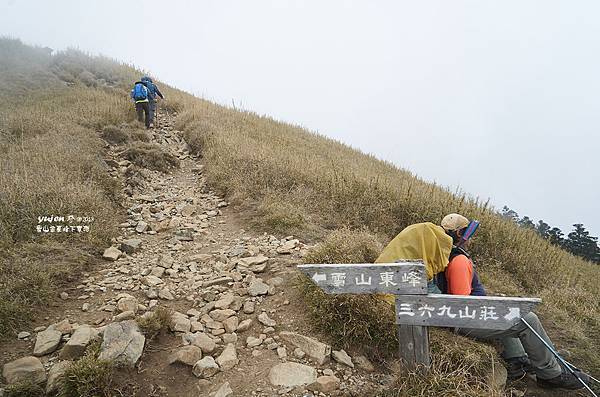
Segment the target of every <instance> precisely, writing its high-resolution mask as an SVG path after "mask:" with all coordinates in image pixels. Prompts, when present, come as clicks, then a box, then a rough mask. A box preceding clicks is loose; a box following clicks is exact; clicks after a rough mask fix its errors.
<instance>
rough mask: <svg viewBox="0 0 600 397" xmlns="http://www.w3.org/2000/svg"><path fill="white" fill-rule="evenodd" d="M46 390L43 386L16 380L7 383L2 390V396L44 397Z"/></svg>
mask: <svg viewBox="0 0 600 397" xmlns="http://www.w3.org/2000/svg"><path fill="white" fill-rule="evenodd" d="M45 395H46V392H45V391H44V388H43V387H41V386H40V385H37V384H35V383H33V382H26V381H23V382H18V383H15V384H12V385H9V386H8V387H7V388H6V389H5V390H4V396H6V397H44V396H45Z"/></svg>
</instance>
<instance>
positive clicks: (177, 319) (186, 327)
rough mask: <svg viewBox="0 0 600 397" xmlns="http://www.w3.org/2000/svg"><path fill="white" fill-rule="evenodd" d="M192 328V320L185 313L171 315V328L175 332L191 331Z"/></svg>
mask: <svg viewBox="0 0 600 397" xmlns="http://www.w3.org/2000/svg"><path fill="white" fill-rule="evenodd" d="M191 328H192V323H191V321H190V320H189V319H188V318H187V317H186V316H185V315H183V314H180V315H173V316H171V322H170V323H169V329H170V330H171V331H173V332H189V331H190V329H191Z"/></svg>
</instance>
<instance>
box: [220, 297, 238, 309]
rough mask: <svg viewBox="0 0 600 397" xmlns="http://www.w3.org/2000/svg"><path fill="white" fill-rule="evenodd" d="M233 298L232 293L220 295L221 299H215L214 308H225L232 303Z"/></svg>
mask: <svg viewBox="0 0 600 397" xmlns="http://www.w3.org/2000/svg"><path fill="white" fill-rule="evenodd" d="M234 299H235V297H234V296H233V294H225V295H222V296H221V299H219V300H218V301H215V309H227V308H228V307H229V306H230V305H231V304H232V303H233V300H234Z"/></svg>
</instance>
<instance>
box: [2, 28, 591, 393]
mask: <svg viewBox="0 0 600 397" xmlns="http://www.w3.org/2000/svg"><path fill="white" fill-rule="evenodd" d="M139 75H140V72H139V71H136V70H134V69H132V68H130V67H128V66H125V65H121V64H119V63H117V62H114V61H111V60H109V59H105V58H96V57H89V56H87V55H85V54H82V53H80V52H77V51H66V52H63V53H58V54H56V55H51V54H50V53H49V52H48V51H47V50H46V49H42V48H32V47H28V46H25V45H23V44H21V43H20V42H18V41H16V40H9V39H1V40H0V99H1V100H2V103H3V106H2V107H1V108H0V151H1V156H0V247H1V249H2V251H1V255H0V286H1V287H2V288H1V289H0V335H2V337H3V341H2V342H1V343H0V346H1V348H0V351H2V355H0V365H3V364H6V363H11V362H13V361H14V360H15V359H19V358H21V357H24V356H30V355H31V354H32V353H35V355H37V356H39V357H40V358H39V359H31V362H30V363H29V364H31V365H33V366H34V367H35V365H36V364H37V361H35V360H41V361H40V362H41V364H42V365H43V368H39V367H38V368H37V369H34V370H33V372H34V373H36V374H37V376H40V377H41V376H42V374H43V377H44V379H45V378H46V376H48V375H52V374H53V373H57V372H59V369H62V370H65V371H66V374H67V375H66V377H63V378H61V380H59V381H58V382H57V383H56V384H57V385H58V387H59V388H62V393H63V394H62V395H64V396H77V395H119V393H120V394H121V395H169V396H187V395H207V396H208V395H213V393H216V395H219V396H226V395H236V396H237V395H239V396H248V395H256V396H272V395H279V394H287V395H303V394H304V393H308V392H307V391H306V390H305V389H306V388H305V387H303V386H301V387H293V386H285V385H283V383H282V384H281V385H276V384H274V383H277V382H275V381H273V377H272V376H270V374H271V372H272V371H273V370H272V368H275V367H277V368H278V370H279V371H280V372H282V373H283V374H280V376H281V377H282V378H285V379H286V381H289V379H288V378H289V376H288V375H286V374H285V372H286V370H287V371H288V372H293V373H295V374H298V373H300V372H301V371H307V373H306V374H305V376H306V377H308V378H310V379H312V378H313V377H315V378H316V376H317V375H319V376H320V377H323V378H325V379H322V378H320V379H321V380H322V384H319V385H317V386H313V387H312V389H315V388H316V389H317V390H321V392H322V393H323V394H325V395H340V396H343V395H345V396H373V395H382V396H383V395H385V396H404V395H431V396H433V395H435V396H488V395H522V393H521V394H519V391H521V392H526V395H531V396H540V395H553V394H544V392H542V391H540V390H538V389H537V388H535V387H534V386H532V383H531V382H527V381H522V382H518V383H515V384H511V385H508V387H507V388H506V389H502V390H498V387H497V386H496V385H494V382H493V381H491V380H490V379H496V381H497V380H498V379H499V378H500V379H501V376H499V375H498V370H497V368H498V365H499V363H500V362H499V359H498V355H497V353H496V351H495V349H494V348H492V347H490V346H486V345H483V344H480V343H476V342H473V341H470V340H468V339H466V338H462V337H459V336H456V335H453V334H452V333H450V332H447V331H444V330H432V336H431V339H432V356H433V367H432V371H431V372H430V373H429V375H428V376H417V375H409V376H405V374H403V373H402V372H401V371H400V370H399V369H398V368H397V367H396V366H395V365H394V354H393V353H394V352H395V343H396V341H395V328H394V325H393V321H392V320H391V319H390V316H391V312H390V311H389V309H388V308H386V307H382V306H381V304H380V302H379V301H377V300H376V299H373V298H371V297H367V298H364V299H363V298H360V299H358V298H349V297H337V298H330V297H326V296H322V295H318V294H317V293H316V292H315V291H314V290H311V289H310V285H307V284H306V283H305V282H304V281H303V280H302V279H299V278H298V275H297V273H296V272H295V270H294V265H295V264H299V263H302V262H303V261H304V260H307V259H306V258H307V256H308V259H310V260H322V261H339V262H353V261H354V262H361V261H372V260H374V258H375V257H376V256H377V253H378V252H379V251H380V250H381V247H382V245H383V244H385V243H386V242H387V241H389V240H390V239H391V238H392V237H393V236H394V235H395V234H396V233H397V232H399V231H400V230H402V229H403V228H404V227H406V226H407V225H409V224H411V223H415V222H423V221H432V222H439V220H440V219H441V218H442V216H443V215H444V214H446V213H449V212H461V213H464V214H465V215H466V216H469V217H474V218H477V219H479V220H480V221H481V222H482V227H481V228H480V231H479V232H478V236H477V239H476V240H475V245H474V247H473V254H474V257H475V258H476V260H477V263H478V266H479V269H480V270H479V271H480V273H481V277H482V279H483V282H484V283H485V284H486V286H487V287H488V289H490V290H491V291H492V292H494V293H497V294H507V295H522V296H538V297H541V298H542V299H543V301H544V303H543V304H542V305H541V306H540V310H539V314H540V317H541V318H542V320H543V322H544V324H545V325H547V328H548V331H549V333H550V336H551V337H552V339H553V340H554V341H556V344H557V347H558V348H560V349H562V351H563V352H564V353H565V354H566V355H567V356H568V357H567V358H568V359H569V360H570V361H572V362H574V363H575V364H577V365H580V366H581V367H582V368H583V369H585V370H587V371H590V372H592V373H596V374H597V373H599V372H600V316H599V314H600V299H599V295H598V294H599V292H598V287H597V280H598V277H599V276H600V268H598V266H595V265H593V264H590V263H586V262H584V261H582V260H580V259H578V258H575V257H573V256H572V255H570V254H568V253H566V252H564V251H562V250H560V249H558V248H556V247H554V246H551V245H550V244H548V243H547V242H546V241H544V240H542V239H540V238H539V237H538V236H537V235H536V234H535V233H534V232H532V231H528V230H524V229H521V228H518V227H517V226H516V225H514V224H513V223H511V222H509V221H506V220H504V219H502V218H501V217H499V216H498V215H497V214H496V212H495V210H494V209H492V208H490V207H489V206H487V204H486V203H480V202H478V201H477V200H474V199H471V198H469V197H466V196H464V195H463V196H456V195H454V194H452V193H450V192H448V191H446V190H444V189H442V188H440V187H438V186H435V185H431V184H428V183H425V182H423V181H421V180H419V179H418V178H416V177H414V176H413V175H412V174H411V173H410V172H409V171H406V170H401V169H398V168H396V167H394V166H393V165H391V164H389V163H386V162H382V161H379V160H377V159H375V158H374V157H372V156H368V155H365V154H362V153H360V152H357V151H356V150H353V149H351V148H349V147H347V146H345V145H342V144H340V143H338V142H335V141H332V140H329V139H326V138H324V137H322V136H319V135H317V134H313V133H311V132H309V131H306V130H303V129H301V128H299V127H295V126H292V125H288V124H284V123H280V122H276V121H274V120H272V119H270V118H268V117H263V116H258V115H255V114H252V113H248V112H241V111H237V110H235V109H229V108H225V107H222V106H218V105H215V104H213V103H210V102H208V101H205V100H202V99H199V98H196V97H193V96H191V95H189V94H186V93H184V92H182V91H179V90H176V89H174V88H171V87H168V86H166V85H164V84H161V83H160V82H159V83H158V84H159V85H160V87H161V90H162V91H163V93H165V95H166V97H167V101H165V102H164V103H163V104H162V105H161V110H160V114H161V115H160V118H159V120H158V121H159V123H158V126H157V127H156V128H154V129H152V130H150V131H145V130H142V129H140V125H139V124H138V123H137V122H136V121H135V120H134V112H133V109H132V105H131V103H130V101H129V98H128V90H129V89H130V86H131V83H132V82H133V81H135V80H137V79H138V78H139V77H140V76H139ZM401 156H402V150H401V149H399V157H400V158H401ZM440 166H443V165H440ZM68 215H75V216H81V217H87V218H93V222H91V223H90V225H89V226H90V230H89V232H74V233H62V234H61V233H55V232H54V233H49V232H48V233H45V232H38V229H37V226H38V225H40V224H41V223H44V222H46V223H48V222H47V221H44V220H43V219H42V220H40V218H38V217H43V216H59V217H60V216H65V217H66V216H68ZM263 232H264V233H265V234H263ZM294 236H295V237H294ZM109 247H113V249H111V250H109V251H105V250H106V249H107V248H109ZM103 256H104V257H105V258H103ZM108 259H114V261H113V260H108ZM129 320H135V321H134V322H128V321H129ZM136 322H137V324H139V328H140V329H141V331H140V332H138V331H137V330H135V329H134V328H137V326H135V324H136ZM118 324H121V325H119V327H120V328H118V329H116V328H115V327H117V325H118ZM125 324H130V326H131V329H129V328H128V327H129V325H125ZM75 325H87V326H84V327H79V328H77V327H76V326H75ZM125 328H127V329H125ZM107 330H109V331H107ZM22 332H23V333H22ZM36 332H37V334H36ZM76 332H78V334H76ZM107 332H108V334H112V332H114V333H115V335H116V336H117V337H118V336H122V335H123V334H125V333H127V335H129V337H130V341H136V342H135V343H133V345H137V346H138V348H139V349H138V350H137V353H139V354H141V359H139V361H138V358H139V355H138V356H136V354H137V353H136V352H135V351H134V352H131V351H130V352H128V353H127V354H124V355H120V356H118V357H117V358H118V360H121V359H124V362H125V363H126V364H127V361H128V360H129V361H132V360H133V361H134V362H137V364H136V366H135V367H134V368H133V369H125V370H123V371H115V370H114V369H113V366H112V364H111V363H107V362H105V361H102V360H99V357H98V355H99V354H100V358H106V354H107V353H106V346H102V347H101V346H100V344H99V342H94V339H98V338H100V339H102V338H103V340H104V341H106V339H107V336H106V335H107ZM20 333H21V334H20ZM290 333H299V334H303V335H306V336H311V337H314V338H316V339H318V340H319V341H320V342H318V343H319V344H316V345H315V346H317V347H315V349H316V350H319V349H321V348H323V349H324V351H327V345H332V346H333V349H334V350H336V351H338V349H342V348H343V349H345V350H346V351H348V352H349V353H350V356H351V357H352V365H353V366H354V367H351V366H349V365H348V362H346V363H344V361H347V360H345V358H344V357H345V356H344V355H343V354H341V353H340V354H336V355H334V356H335V357H337V358H338V360H337V361H336V360H332V359H331V358H330V357H329V354H325V353H323V357H321V356H319V354H318V353H314V352H313V349H312V348H311V347H310V346H306V344H304V345H302V343H300V342H298V341H297V340H295V339H294V338H295V336H293V335H291V334H290ZM19 334H20V335H19ZM26 334H29V335H26ZM99 334H103V335H104V336H103V337H102V338H101V337H100V336H99ZM86 335H87V338H86ZM69 338H70V339H72V340H75V341H73V342H71V345H73V346H76V347H72V346H71V347H67V346H70V345H69V343H67V340H68V339H69ZM141 338H143V340H144V341H145V342H142V343H141V346H140V343H139V341H140V340H142V339H141ZM80 339H82V340H83V342H81V341H80ZM42 342H45V343H42ZM75 342H77V343H78V344H77V343H75ZM305 343H306V342H305ZM308 343H310V344H312V343H317V342H316V341H310V342H308ZM42 345H43V346H42ZM86 346H87V349H86ZM301 347H302V348H301ZM313 347H314V346H313ZM84 350H86V351H87V352H86V353H85V355H83V353H84ZM65 351H66V352H65ZM100 352H102V353H100ZM307 353H308V354H307ZM82 355H83V358H81V357H82ZM103 355H104V356H103ZM203 356H204V362H203V364H202V365H192V366H189V365H187V364H190V363H191V364H195V363H196V361H198V359H200V358H201V357H203ZM365 356H366V357H365ZM123 357H125V358H123ZM209 357H210V358H209ZM213 357H214V360H213ZM63 358H69V359H71V361H74V363H73V364H71V366H70V368H69V369H67V367H66V365H65V366H64V367H63V364H61V365H59V364H57V362H58V360H60V359H63ZM111 358H114V357H111ZM134 358H135V359H134ZM369 359H370V360H371V361H372V362H373V364H375V368H370V362H369ZM192 361H193V362H192ZM171 362H173V363H172V364H170V363H171ZM186 363H187V364H186ZM213 363H214V365H213ZM292 363H295V364H292ZM280 364H285V365H284V366H283V367H278V365H280ZM288 364H291V367H290V368H287V367H286V365H288ZM294 365H299V366H298V367H294ZM192 367H193V368H192ZM276 372H277V371H276ZM278 373H279V372H278ZM394 375H398V376H397V377H395V376H394ZM4 377H5V378H6V374H4ZM50 377H51V376H50ZM37 380H38V381H39V380H40V379H37ZM4 381H5V382H8V381H9V380H8V379H4ZM282 382H283V381H282ZM34 383H36V382H34ZM37 383H38V385H35V384H31V382H29V383H28V382H25V383H22V384H18V385H12V386H9V387H8V388H7V389H6V393H8V395H10V396H13V395H25V394H24V393H25V391H24V390H28V393H30V394H28V395H42V393H43V392H42V391H41V390H42V389H41V388H40V386H39V383H40V382H37ZM48 383H50V382H48ZM500 383H502V382H501V381H500ZM226 384H228V385H229V386H226ZM1 387H3V386H0V388H1ZM44 387H46V386H44ZM227 387H230V388H231V389H232V392H231V393H229V392H226V389H227ZM19 388H21V389H19ZM19 390H20V391H19ZM219 390H220V391H219ZM35 393H37V394H35ZM219 393H221V394H219ZM232 393H233V394H232ZM313 393H314V391H313ZM555 395H562V394H560V392H559V394H555Z"/></svg>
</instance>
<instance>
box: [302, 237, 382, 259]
mask: <svg viewBox="0 0 600 397" xmlns="http://www.w3.org/2000/svg"><path fill="white" fill-rule="evenodd" d="M382 249H383V247H382V246H381V244H380V243H379V241H377V238H376V237H375V236H373V235H372V234H370V233H368V232H366V231H353V230H350V229H340V230H336V231H334V232H333V233H331V234H330V235H329V236H327V238H326V239H325V240H324V241H323V242H322V243H321V244H319V245H317V246H316V247H315V248H313V249H312V250H311V251H310V252H309V253H308V255H307V256H306V258H305V262H306V263H373V262H375V260H376V259H377V257H378V256H379V254H380V253H381V251H382Z"/></svg>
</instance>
